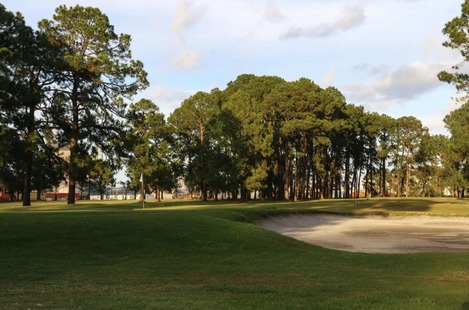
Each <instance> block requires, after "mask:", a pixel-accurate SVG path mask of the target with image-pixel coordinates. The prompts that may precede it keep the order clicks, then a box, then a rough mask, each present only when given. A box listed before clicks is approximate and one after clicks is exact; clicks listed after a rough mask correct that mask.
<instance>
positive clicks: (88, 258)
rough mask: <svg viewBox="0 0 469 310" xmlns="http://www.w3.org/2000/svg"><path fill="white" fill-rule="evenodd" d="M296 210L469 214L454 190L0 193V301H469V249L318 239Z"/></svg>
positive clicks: (150, 305)
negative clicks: (303, 238) (79, 199)
mask: <svg viewBox="0 0 469 310" xmlns="http://www.w3.org/2000/svg"><path fill="white" fill-rule="evenodd" d="M295 212H334V213H346V214H367V213H372V214H389V215H395V214H398V215H403V214H409V215H415V214H427V215H428V214H430V215H433V214H435V215H447V216H452V215H459V216H469V201H466V200H454V199H414V200H399V201H398V200H392V199H384V200H378V199H377V200H374V199H371V200H360V202H359V203H355V201H354V200H337V201H332V200H330V201H327V200H326V201H314V202H302V203H248V204H239V203H233V202H229V203H227V202H219V203H209V204H204V203H202V202H168V203H161V204H157V203H149V204H146V208H145V210H142V209H141V205H139V204H125V203H117V202H113V203H111V204H109V203H107V204H102V203H79V204H77V205H76V206H66V205H65V204H63V203H36V204H34V205H33V207H30V208H22V207H20V206H19V205H18V204H1V205H0V309H28V308H29V309H469V264H468V262H469V253H434V254H406V255H373V254H359V253H346V252H340V251H333V250H328V249H323V248H320V247H314V246H311V245H307V244H304V243H302V242H299V241H296V240H293V239H291V238H288V237H285V236H281V235H278V234H276V233H273V232H270V231H266V230H263V229H262V228H259V227H257V226H255V225H253V224H252V223H253V222H254V221H255V220H256V219H258V218H261V217H265V216H272V215H275V214H284V213H295Z"/></svg>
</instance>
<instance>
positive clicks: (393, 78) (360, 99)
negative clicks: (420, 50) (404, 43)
mask: <svg viewBox="0 0 469 310" xmlns="http://www.w3.org/2000/svg"><path fill="white" fill-rule="evenodd" d="M445 67H447V65H445V64H436V63H434V64H423V63H421V62H414V63H411V64H407V65H403V66H400V67H397V68H393V69H390V70H388V71H387V72H386V73H385V74H381V75H379V76H378V77H377V78H375V79H374V80H373V81H371V83H369V84H362V83H353V84H348V85H344V86H343V89H344V93H346V96H347V97H348V98H350V99H352V100H353V101H356V102H357V103H358V104H364V105H374V106H377V107H380V108H385V107H388V106H390V105H392V104H395V103H403V102H407V101H411V100H414V99H417V98H418V97H420V96H422V95H424V94H426V93H428V92H431V91H433V90H434V89H436V88H438V87H439V86H441V85H442V83H441V82H440V81H439V80H438V78H437V74H438V72H440V71H441V70H442V69H444V68H445ZM365 68H366V69H370V68H371V69H373V68H381V69H380V70H382V67H365ZM380 70H378V69H377V70H371V71H370V73H371V72H375V73H377V72H379V71H380Z"/></svg>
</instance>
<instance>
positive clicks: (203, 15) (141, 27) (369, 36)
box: [2, 0, 463, 133]
mask: <svg viewBox="0 0 469 310" xmlns="http://www.w3.org/2000/svg"><path fill="white" fill-rule="evenodd" d="M462 2H463V0H444V1H443V0H361V1H342V0H328V1H326V0H218V1H213V0H177V1H167V0H132V1H121V0H81V1H76V0H58V1H57V0H47V1H38V0H3V1H2V3H3V5H5V6H6V8H7V10H10V11H19V12H21V13H22V14H23V15H24V17H25V19H26V22H27V23H28V25H30V26H33V27H36V25H37V22H38V21H39V20H41V19H43V18H46V19H51V18H52V15H53V14H54V11H55V8H56V7H58V6H59V5H61V4H65V5H67V6H74V5H76V4H80V5H83V6H93V7H98V8H100V9H101V11H102V12H103V13H105V14H106V15H107V16H108V17H109V19H110V22H111V24H113V25H114V27H115V31H116V32H117V33H127V34H130V35H131V36H132V52H133V57H134V58H135V59H139V60H141V61H142V62H143V63H144V65H145V69H146V71H147V72H148V74H149V80H150V84H151V85H150V87H149V88H148V89H147V90H145V91H144V92H143V93H142V94H141V95H140V96H141V97H146V98H149V99H151V100H153V101H154V102H155V103H156V104H157V105H158V106H159V107H160V109H161V111H162V112H163V113H164V114H165V115H166V116H168V115H169V114H170V113H171V112H172V111H173V110H174V109H175V108H177V107H178V106H179V105H180V103H181V102H182V101H183V100H184V99H186V98H188V97H189V96H190V95H192V94H194V93H195V92H197V91H199V90H202V91H210V90H211V89H212V88H214V87H219V88H220V89H224V88H225V87H226V84H227V83H228V82H229V81H232V80H234V79H236V77H237V76H238V75H240V74H244V73H252V74H256V75H277V76H280V77H282V78H284V79H286V80H288V81H291V80H296V79H298V78H300V77H306V78H309V79H311V80H313V81H314V82H316V83H317V84H319V85H320V86H322V87H327V86H335V87H337V88H338V89H339V90H340V91H341V92H342V93H343V94H344V95H345V97H346V99H347V101H348V102H349V103H354V104H357V105H363V106H365V108H366V110H368V111H376V112H379V113H384V114H388V115H390V116H393V117H396V118H397V117H400V116H405V115H413V116H416V117H417V118H419V119H420V120H421V121H422V122H423V124H424V126H427V127H428V128H429V129H430V131H431V132H432V133H446V131H445V129H444V124H443V121H442V119H443V118H444V116H445V115H446V114H448V113H449V112H450V111H451V110H453V109H455V108H457V107H458V104H456V103H454V102H453V100H452V99H451V98H452V97H453V96H455V95H456V91H455V89H454V88H453V87H452V86H450V85H446V84H444V83H442V82H439V81H438V79H437V77H436V75H437V73H438V72H439V71H441V70H443V69H449V68H450V67H451V66H452V65H454V64H456V63H458V62H459V61H460V60H461V59H460V57H459V55H458V53H457V52H455V51H451V50H449V49H446V48H443V47H442V46H441V43H442V42H443V41H444V40H445V37H444V36H443V34H442V29H443V27H444V24H445V23H446V22H447V21H449V20H450V19H452V18H453V17H456V16H458V15H460V9H461V3H462Z"/></svg>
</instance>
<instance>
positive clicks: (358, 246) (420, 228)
mask: <svg viewBox="0 0 469 310" xmlns="http://www.w3.org/2000/svg"><path fill="white" fill-rule="evenodd" d="M258 224H259V226H261V227H264V228H266V229H269V230H272V231H275V232H278V233H281V234H283V235H286V236H290V237H292V238H295V239H298V240H301V241H304V242H307V243H310V244H314V245H319V246H322V247H325V248H330V249H336V250H343V251H350V252H364V253H417V252H462V251H469V218H464V217H433V216H409V217H382V216H366V217H348V216H339V215H325V214H317V215H290V216H281V217H273V218H269V219H266V220H263V221H261V222H260V223H258Z"/></svg>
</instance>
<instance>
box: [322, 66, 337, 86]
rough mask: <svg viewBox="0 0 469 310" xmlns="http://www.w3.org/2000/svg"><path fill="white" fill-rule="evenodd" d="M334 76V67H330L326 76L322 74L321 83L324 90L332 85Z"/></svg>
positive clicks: (335, 71)
mask: <svg viewBox="0 0 469 310" xmlns="http://www.w3.org/2000/svg"><path fill="white" fill-rule="evenodd" d="M336 74H337V68H336V67H332V68H331V69H330V70H329V71H327V72H326V74H324V77H323V78H322V83H321V84H322V85H323V87H324V88H326V87H329V86H331V85H333V83H334V79H335V77H336Z"/></svg>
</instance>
